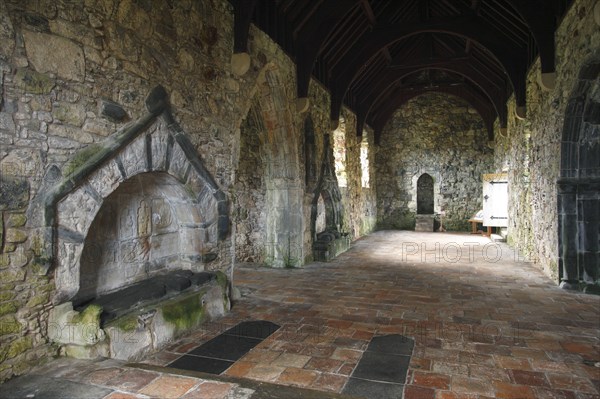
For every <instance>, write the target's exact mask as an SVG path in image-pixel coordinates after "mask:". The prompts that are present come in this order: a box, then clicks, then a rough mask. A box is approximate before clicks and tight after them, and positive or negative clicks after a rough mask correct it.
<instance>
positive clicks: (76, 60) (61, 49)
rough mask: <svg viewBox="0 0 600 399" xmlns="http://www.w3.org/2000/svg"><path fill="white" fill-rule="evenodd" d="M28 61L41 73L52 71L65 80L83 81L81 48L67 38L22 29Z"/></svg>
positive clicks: (83, 63) (83, 68) (83, 58)
mask: <svg viewBox="0 0 600 399" xmlns="http://www.w3.org/2000/svg"><path fill="white" fill-rule="evenodd" d="M23 38H24V39H25V49H26V50H27V55H28V58H29V61H30V62H31V63H32V64H33V66H34V68H35V69H36V70H37V71H38V72H41V73H47V72H52V73H55V74H56V75H58V76H59V77H61V78H63V79H67V80H74V81H77V82H83V80H84V77H85V56H84V54H83V49H82V48H81V47H80V46H78V45H77V44H75V43H74V42H73V41H71V40H69V39H65V38H64V37H59V36H55V35H50V34H46V33H39V32H32V31H27V30H24V31H23Z"/></svg>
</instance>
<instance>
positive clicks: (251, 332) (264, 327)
mask: <svg viewBox="0 0 600 399" xmlns="http://www.w3.org/2000/svg"><path fill="white" fill-rule="evenodd" d="M277 330H279V326H278V325H277V324H275V323H271V322H270V321H265V320H260V321H244V322H242V323H239V324H238V325H237V326H235V327H232V328H230V329H229V330H227V331H225V332H224V334H227V335H236V336H241V337H249V338H259V339H265V338H267V337H268V336H270V335H271V334H273V333H274V332H275V331H277Z"/></svg>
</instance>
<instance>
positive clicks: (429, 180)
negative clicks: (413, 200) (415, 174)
mask: <svg viewBox="0 0 600 399" xmlns="http://www.w3.org/2000/svg"><path fill="white" fill-rule="evenodd" d="M433 204H434V195H433V177H431V175H429V174H428V173H423V174H422V175H421V176H420V177H419V179H418V180H417V214H418V215H431V214H433Z"/></svg>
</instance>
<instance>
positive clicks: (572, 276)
mask: <svg viewBox="0 0 600 399" xmlns="http://www.w3.org/2000/svg"><path fill="white" fill-rule="evenodd" d="M557 187H558V215H559V216H558V237H559V238H558V241H559V248H558V253H559V262H558V263H559V276H560V279H561V287H563V288H567V289H578V288H581V287H584V289H586V290H587V289H593V290H595V291H600V289H599V285H600V248H599V247H600V227H599V226H600V195H599V194H598V193H600V53H597V54H595V55H594V56H592V57H590V58H589V59H588V60H587V61H586V62H584V64H583V66H582V67H581V69H580V72H579V77H578V80H577V82H576V83H575V87H574V89H573V92H572V93H571V97H570V99H569V102H568V104H567V109H566V114H565V121H564V125H563V133H562V141H561V167H560V178H559V180H558V184H557Z"/></svg>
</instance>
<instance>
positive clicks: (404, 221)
mask: <svg viewBox="0 0 600 399" xmlns="http://www.w3.org/2000/svg"><path fill="white" fill-rule="evenodd" d="M492 165H493V154H492V150H491V149H490V148H489V147H488V138H487V132H486V130H485V127H484V123H483V120H482V119H481V117H480V116H479V115H478V114H477V112H476V111H475V110H474V109H473V108H472V107H470V106H469V105H468V104H467V103H466V102H464V101H463V100H461V99H459V98H456V97H451V96H448V95H445V94H438V93H431V94H426V95H422V96H419V97H417V98H415V99H413V100H410V101H409V102H408V103H407V104H406V105H404V106H403V107H402V108H400V109H399V110H398V111H396V113H395V114H394V116H393V117H392V119H390V121H389V122H388V124H387V126H386V127H385V129H384V131H383V134H382V137H381V145H380V146H378V147H377V153H376V163H375V166H376V175H377V185H376V187H377V211H378V214H377V222H378V228H382V229H390V228H393V229H414V227H415V215H416V212H417V198H416V193H417V180H418V178H419V177H420V176H421V175H422V174H424V173H427V174H429V175H431V176H432V177H433V181H434V211H435V212H440V211H445V213H446V215H445V216H444V218H443V224H444V227H445V228H446V229H447V230H468V229H469V224H468V223H467V220H468V219H469V218H470V217H471V216H473V215H474V214H475V213H476V212H477V211H478V210H480V209H481V206H482V205H481V196H482V194H481V192H482V177H481V175H482V174H484V173H490V172H492V171H493V170H492V168H493V166H492Z"/></svg>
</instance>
